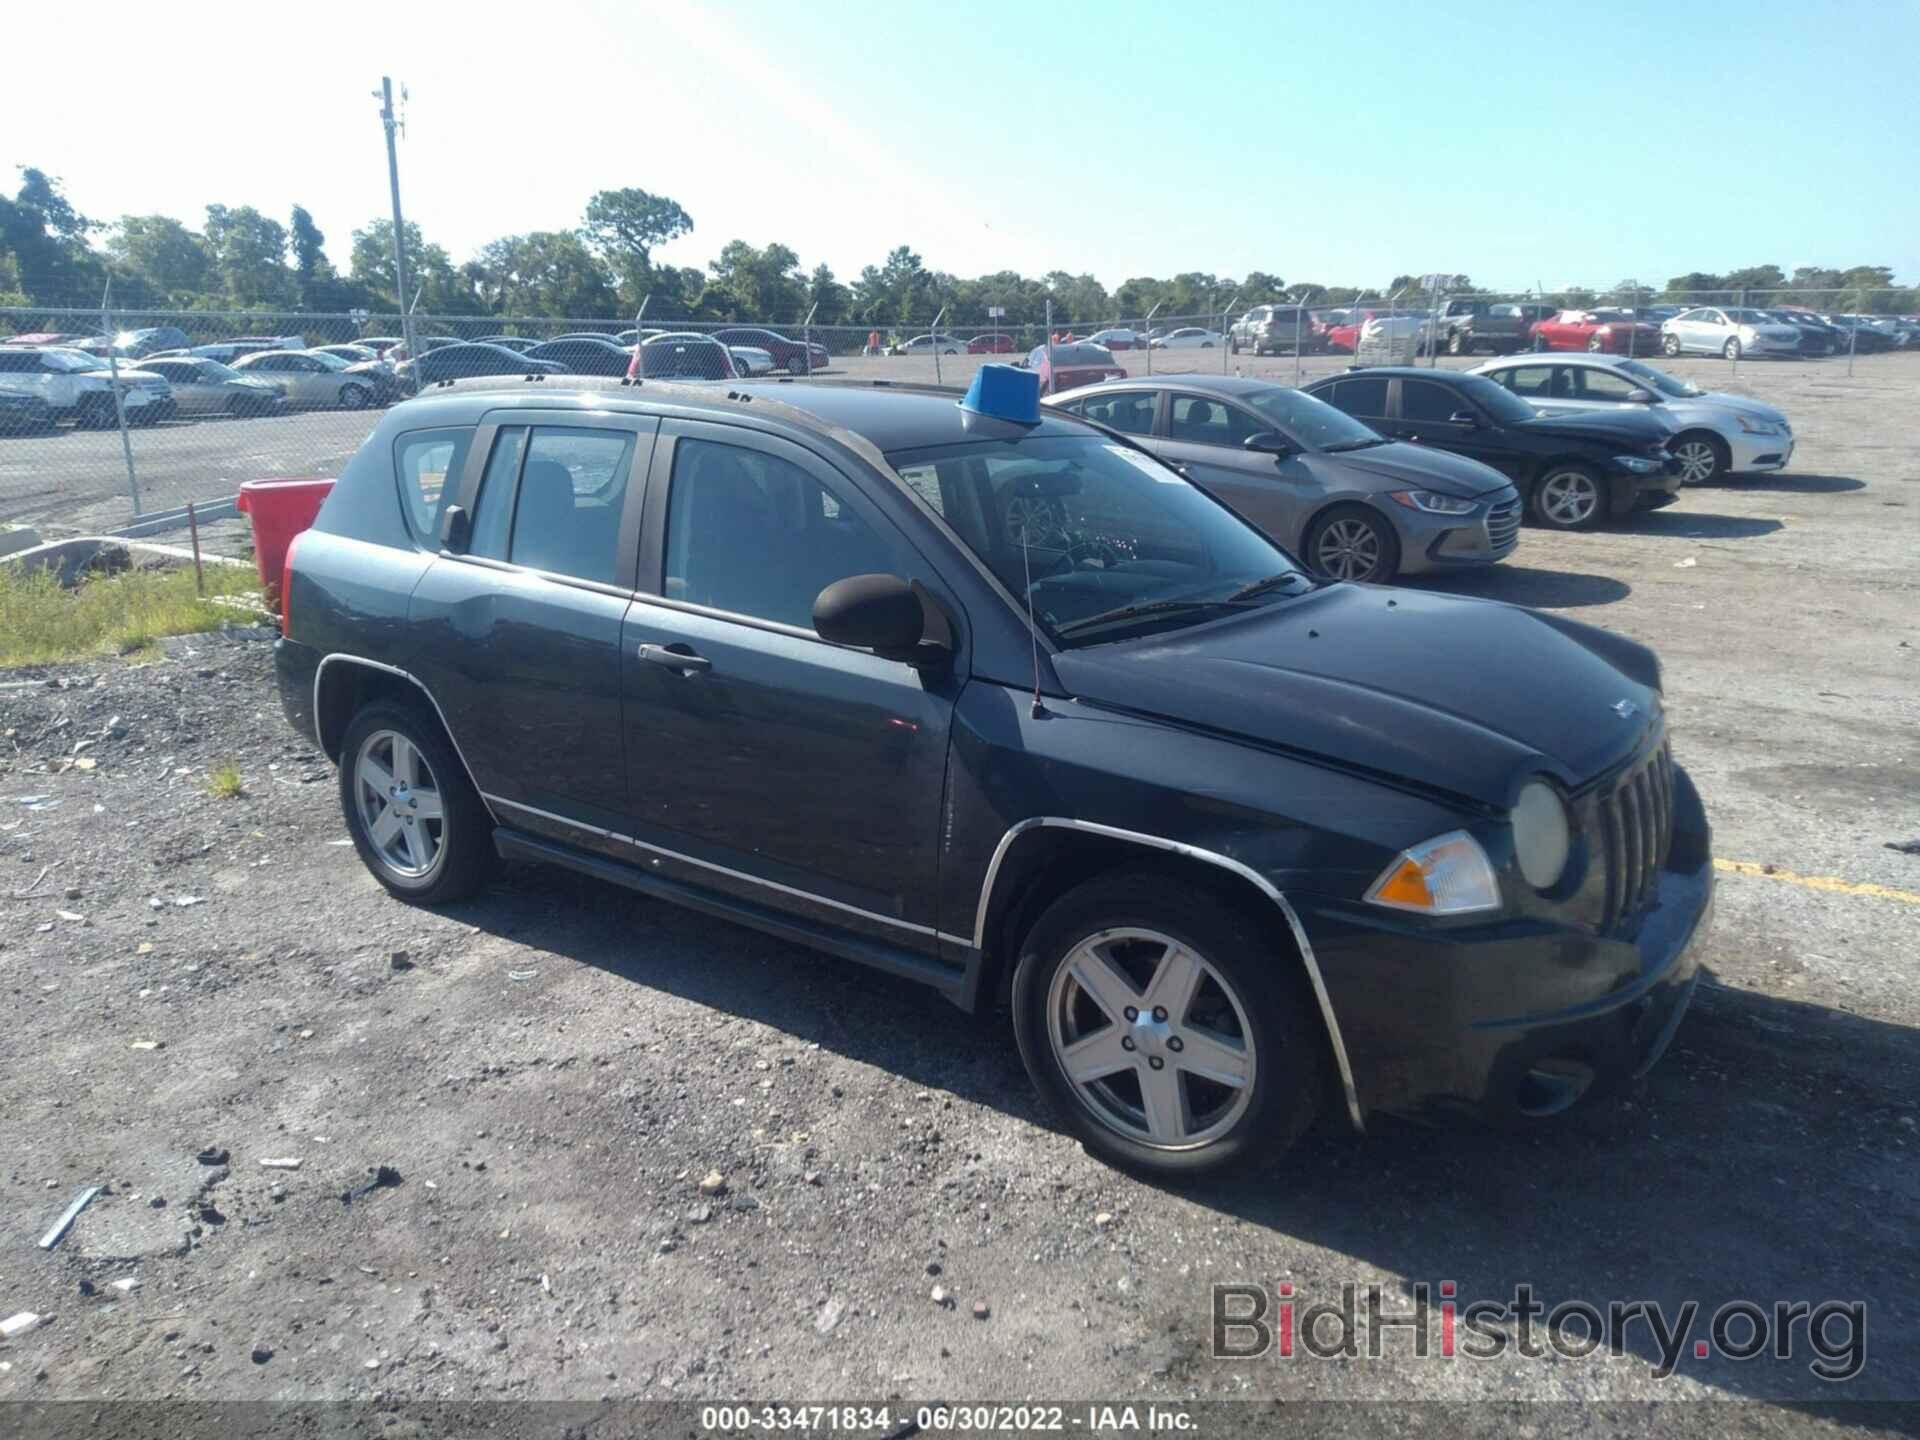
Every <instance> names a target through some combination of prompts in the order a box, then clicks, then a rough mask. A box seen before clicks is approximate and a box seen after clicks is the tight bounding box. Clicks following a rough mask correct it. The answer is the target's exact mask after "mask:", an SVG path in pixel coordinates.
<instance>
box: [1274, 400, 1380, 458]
mask: <svg viewBox="0 0 1920 1440" xmlns="http://www.w3.org/2000/svg"><path fill="white" fill-rule="evenodd" d="M1240 398H1241V399H1242V400H1245V401H1246V402H1247V404H1249V405H1251V406H1252V407H1253V408H1254V409H1255V410H1257V411H1259V412H1260V414H1261V415H1262V416H1264V417H1265V418H1266V419H1268V420H1271V421H1272V422H1273V424H1274V428H1275V429H1277V430H1280V431H1281V432H1282V433H1284V434H1285V435H1286V437H1287V438H1288V439H1289V440H1291V441H1293V442H1294V443H1295V444H1296V445H1304V446H1306V448H1307V449H1309V450H1358V449H1360V448H1361V447H1362V446H1366V445H1384V444H1386V443H1387V442H1386V439H1385V437H1383V436H1382V435H1380V434H1379V433H1378V432H1376V431H1375V430H1373V429H1372V428H1371V427H1369V426H1367V425H1363V424H1362V423H1361V422H1360V421H1358V420H1356V419H1354V418H1353V417H1352V416H1351V415H1348V414H1347V413H1345V412H1344V411H1341V410H1336V409H1334V408H1333V406H1331V405H1329V404H1327V402H1326V401H1324V400H1321V399H1318V398H1316V397H1315V396H1312V395H1308V394H1306V393H1305V392H1304V391H1300V390H1288V389H1285V388H1284V387H1282V386H1279V385H1276V386H1274V387H1273V388H1272V389H1270V390H1250V391H1248V392H1247V393H1245V394H1244V395H1242V396H1241V397H1240Z"/></svg>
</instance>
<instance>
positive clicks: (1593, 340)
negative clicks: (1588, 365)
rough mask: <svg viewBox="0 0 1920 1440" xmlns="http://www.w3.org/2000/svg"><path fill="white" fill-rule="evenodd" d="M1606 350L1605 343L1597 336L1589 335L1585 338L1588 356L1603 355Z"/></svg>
mask: <svg viewBox="0 0 1920 1440" xmlns="http://www.w3.org/2000/svg"><path fill="white" fill-rule="evenodd" d="M1606 350H1607V342H1606V341H1604V340H1602V339H1601V338H1600V337H1599V336H1598V335H1589V336H1588V337H1587V353H1588V354H1589V355H1604V354H1605V353H1606Z"/></svg>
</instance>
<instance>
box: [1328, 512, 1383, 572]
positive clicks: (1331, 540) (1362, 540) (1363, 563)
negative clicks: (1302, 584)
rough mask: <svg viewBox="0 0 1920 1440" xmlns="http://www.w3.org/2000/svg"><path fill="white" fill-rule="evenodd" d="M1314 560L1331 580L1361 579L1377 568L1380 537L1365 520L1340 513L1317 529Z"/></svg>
mask: <svg viewBox="0 0 1920 1440" xmlns="http://www.w3.org/2000/svg"><path fill="white" fill-rule="evenodd" d="M1313 559H1314V563H1315V564H1316V565H1318V566H1319V567H1320V570H1321V573H1322V574H1325V575H1327V576H1329V577H1331V578H1332V579H1335V580H1365V579H1367V578H1369V577H1370V576H1372V575H1373V574H1375V573H1376V572H1377V571H1378V570H1379V568H1380V536H1379V533H1378V532H1377V531H1376V530H1375V529H1374V528H1373V526H1372V525H1370V524H1368V523H1367V522H1366V521H1365V520H1362V519H1360V518H1358V517H1357V516H1342V517H1340V518H1338V519H1335V520H1333V521H1332V522H1330V523H1329V524H1328V525H1327V526H1326V527H1325V528H1323V529H1322V530H1321V531H1320V536H1319V539H1318V540H1317V541H1316V542H1315V543H1314V547H1313Z"/></svg>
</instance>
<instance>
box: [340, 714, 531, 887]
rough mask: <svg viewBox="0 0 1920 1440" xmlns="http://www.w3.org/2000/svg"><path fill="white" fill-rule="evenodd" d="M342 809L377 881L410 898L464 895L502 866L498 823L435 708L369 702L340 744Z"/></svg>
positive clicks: (351, 832) (354, 844) (354, 839)
mask: <svg viewBox="0 0 1920 1440" xmlns="http://www.w3.org/2000/svg"><path fill="white" fill-rule="evenodd" d="M340 808H341V810H342V811H343V812H344V813H345V816H346V821H347V833H348V834H349V835H350V836H352V838H353V847H354V849H355V850H357V851H359V852H360V859H361V860H362V861H363V862H364V863H365V864H366V867H367V868H368V869H369V870H371V871H372V872H373V877H374V879H376V880H378V881H379V882H380V883H381V884H382V885H384V886H386V888H387V889H388V890H389V891H391V892H392V893H393V894H394V895H396V896H398V897H399V898H400V899H402V900H408V901H411V902H413V903H414V904H416V905H439V904H444V903H445V902H447V901H450V900H460V899H464V898H465V897H467V896H468V895H471V894H472V893H473V892H474V891H476V890H478V889H479V888H480V886H481V885H483V884H484V883H485V882H486V879H487V876H488V874H489V873H490V871H491V870H492V866H493V822H492V820H491V819H490V818H489V817H488V815H487V810H486V807H485V805H483V804H482V803H481V800H480V796H479V795H478V793H476V792H475V790H474V788H473V786H472V784H471V783H470V782H469V781H468V779H467V774H466V770H465V768H464V767H463V766H462V765H461V763H460V757H459V756H458V755H457V754H455V753H454V749H453V746H452V745H451V744H449V743H448V741H447V738H446V735H445V734H444V732H442V730H441V729H440V727H439V726H438V725H437V724H436V723H434V721H433V720H431V719H430V718H429V717H428V716H427V715H426V714H425V712H423V711H421V710H419V709H417V708H415V707H414V706H411V705H402V704H394V703H387V702H382V703H377V704H374V705H369V706H368V707H367V708H366V709H364V710H362V711H361V712H360V713H359V714H358V715H356V716H354V718H353V723H352V724H351V725H349V726H348V727H347V733H346V736H345V737H344V738H343V739H342V741H341V745H340Z"/></svg>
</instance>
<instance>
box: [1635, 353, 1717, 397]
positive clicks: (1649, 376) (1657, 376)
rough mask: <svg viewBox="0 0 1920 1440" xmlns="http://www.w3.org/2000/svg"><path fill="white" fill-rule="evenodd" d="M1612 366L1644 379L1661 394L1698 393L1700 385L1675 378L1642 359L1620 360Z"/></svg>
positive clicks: (1684, 395)
mask: <svg viewBox="0 0 1920 1440" xmlns="http://www.w3.org/2000/svg"><path fill="white" fill-rule="evenodd" d="M1613 368H1614V369H1616V370H1623V371H1625V372H1626V373H1627V374H1629V375H1631V376H1633V378H1634V379H1636V380H1644V381H1646V382H1647V384H1649V385H1651V386H1652V387H1653V388H1654V389H1656V390H1658V391H1659V392H1660V393H1661V394H1662V395H1672V396H1675V397H1677V398H1682V399H1684V398H1685V397H1687V396H1689V395H1698V394H1699V393H1700V387H1699V386H1698V385H1693V384H1689V383H1688V382H1687V381H1685V380H1679V379H1676V378H1675V377H1674V376H1672V375H1669V374H1667V372H1666V371H1664V370H1656V369H1654V367H1653V366H1651V365H1648V364H1646V363H1644V362H1643V361H1639V360H1622V361H1621V362H1620V363H1619V364H1618V365H1616V366H1614V367H1613Z"/></svg>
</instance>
